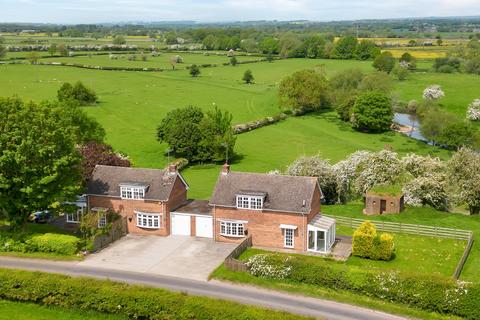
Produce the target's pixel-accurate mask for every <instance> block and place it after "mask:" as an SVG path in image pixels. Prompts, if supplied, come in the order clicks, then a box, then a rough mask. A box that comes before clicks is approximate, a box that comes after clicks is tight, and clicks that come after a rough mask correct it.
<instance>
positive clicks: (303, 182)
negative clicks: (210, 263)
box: [210, 165, 335, 253]
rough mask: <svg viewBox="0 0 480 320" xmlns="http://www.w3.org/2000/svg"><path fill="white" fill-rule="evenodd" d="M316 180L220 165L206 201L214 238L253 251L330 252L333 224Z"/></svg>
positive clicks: (332, 240)
mask: <svg viewBox="0 0 480 320" xmlns="http://www.w3.org/2000/svg"><path fill="white" fill-rule="evenodd" d="M321 198H322V191H321V189H320V186H319V184H318V179H317V178H313V177H294V176H283V175H270V174H259V173H244V172H231V171H230V166H229V165H224V166H223V169H222V172H221V173H220V176H219V177H218V180H217V184H216V186H215V190H214V192H213V195H212V198H211V200H210V206H212V208H213V218H214V223H215V227H214V230H215V240H216V241H228V242H238V241H241V240H242V239H243V238H244V237H246V236H247V235H250V236H252V243H253V245H254V246H257V247H268V248H275V249H289V250H293V251H297V252H307V251H312V252H321V253H326V252H330V249H331V248H332V245H333V243H334V242H335V220H334V219H331V218H328V217H324V216H322V215H321V214H320V209H321V204H320V202H321Z"/></svg>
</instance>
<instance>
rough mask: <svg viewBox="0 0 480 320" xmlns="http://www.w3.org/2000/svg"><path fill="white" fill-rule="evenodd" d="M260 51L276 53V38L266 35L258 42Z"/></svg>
mask: <svg viewBox="0 0 480 320" xmlns="http://www.w3.org/2000/svg"><path fill="white" fill-rule="evenodd" d="M258 46H259V48H260V51H262V53H266V54H273V53H278V40H277V39H275V38H273V37H266V38H264V39H263V40H262V41H260V43H259V45H258Z"/></svg>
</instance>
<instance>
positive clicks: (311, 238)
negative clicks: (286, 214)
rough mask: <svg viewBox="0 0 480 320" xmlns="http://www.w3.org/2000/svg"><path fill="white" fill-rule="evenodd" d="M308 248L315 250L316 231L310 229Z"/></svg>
mask: <svg viewBox="0 0 480 320" xmlns="http://www.w3.org/2000/svg"><path fill="white" fill-rule="evenodd" d="M308 250H313V251H315V231H313V230H310V231H308Z"/></svg>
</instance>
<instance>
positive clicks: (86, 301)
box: [0, 269, 304, 320]
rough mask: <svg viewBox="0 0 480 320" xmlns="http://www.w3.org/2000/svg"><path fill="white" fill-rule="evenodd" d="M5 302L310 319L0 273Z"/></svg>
mask: <svg viewBox="0 0 480 320" xmlns="http://www.w3.org/2000/svg"><path fill="white" fill-rule="evenodd" d="M0 299H5V300H13V301H24V302H35V303H39V304H42V305H56V306H61V307H65V308H73V307H74V308H79V309H82V310H95V311H99V312H105V313H112V314H122V315H126V316H128V317H130V318H134V319H168V320H176V319H188V320H191V319H199V320H200V319H205V320H207V319H218V320H221V319H266V320H270V319H271V320H275V319H278V320H283V319H292V320H293V319H304V318H302V317H300V316H294V315H290V314H286V313H282V312H276V311H271V310H266V309H261V308H257V307H251V306H246V305H240V304H237V303H233V302H227V301H222V300H215V299H210V298H203V297H194V296H189V295H186V294H182V293H173V292H169V291H166V290H161V289H154V288H149V287H142V286H131V285H127V284H122V283H116V282H110V281H101V280H94V279H88V278H71V277H67V276H61V275H54V274H46V273H40V272H28V271H15V270H7V269H0Z"/></svg>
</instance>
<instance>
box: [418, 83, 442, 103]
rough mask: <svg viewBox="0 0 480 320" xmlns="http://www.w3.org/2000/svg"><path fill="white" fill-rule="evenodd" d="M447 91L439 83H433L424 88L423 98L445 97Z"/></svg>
mask: <svg viewBox="0 0 480 320" xmlns="http://www.w3.org/2000/svg"><path fill="white" fill-rule="evenodd" d="M444 96H445V93H444V92H443V90H442V88H441V87H440V86H439V85H436V84H434V85H431V86H428V87H427V88H425V90H423V99H425V100H438V99H440V98H443V97H444Z"/></svg>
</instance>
